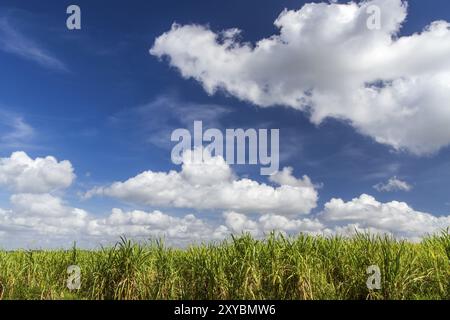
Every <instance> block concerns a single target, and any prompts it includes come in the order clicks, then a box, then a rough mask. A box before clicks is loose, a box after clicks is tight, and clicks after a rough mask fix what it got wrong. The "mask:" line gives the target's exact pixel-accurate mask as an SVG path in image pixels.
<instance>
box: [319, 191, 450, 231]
mask: <svg viewBox="0 0 450 320" xmlns="http://www.w3.org/2000/svg"><path fill="white" fill-rule="evenodd" d="M319 219H320V221H322V222H324V223H326V224H327V225H328V226H330V227H333V228H334V229H335V232H336V233H346V232H352V231H353V232H354V231H355V230H358V231H364V230H366V231H367V230H369V231H371V232H374V231H375V232H377V233H388V234H392V235H395V236H396V237H400V238H408V239H412V240H416V239H419V238H420V237H423V236H424V235H426V234H434V233H436V232H440V231H442V230H444V229H446V228H448V227H449V226H450V216H443V217H436V216H433V215H431V214H429V213H425V212H420V211H415V210H414V209H412V208H411V207H410V206H409V205H408V204H406V203H404V202H399V201H392V202H387V203H382V202H379V201H377V200H376V199H375V198H374V197H372V196H369V195H366V194H363V195H361V196H360V197H359V198H355V199H353V200H351V201H348V202H344V201H343V200H342V199H331V200H330V201H329V202H327V203H326V204H325V208H324V210H323V211H322V212H321V213H320V214H319Z"/></svg>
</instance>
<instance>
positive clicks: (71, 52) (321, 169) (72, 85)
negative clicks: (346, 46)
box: [0, 0, 450, 215]
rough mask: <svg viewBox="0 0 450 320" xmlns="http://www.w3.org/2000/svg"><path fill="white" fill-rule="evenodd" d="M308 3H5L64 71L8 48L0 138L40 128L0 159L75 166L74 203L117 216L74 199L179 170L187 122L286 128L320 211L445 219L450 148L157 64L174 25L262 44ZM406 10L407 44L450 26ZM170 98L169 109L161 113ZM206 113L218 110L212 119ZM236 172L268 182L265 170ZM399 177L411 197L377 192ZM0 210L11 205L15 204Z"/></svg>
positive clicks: (444, 9)
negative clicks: (176, 140) (397, 212)
mask: <svg viewBox="0 0 450 320" xmlns="http://www.w3.org/2000/svg"><path fill="white" fill-rule="evenodd" d="M308 2H311V1H308ZM340 2H342V1H340ZM304 3H305V2H304V1H280V0H276V1H275V0H272V1H269V0H257V1H253V0H251V1H242V0H239V1H238V0H226V1H225V0H221V1H217V0H196V1H179V0H177V1H175V0H164V1H128V2H126V1H114V0H109V1H99V0H96V1H93V0H77V1H6V0H0V17H5V16H6V17H8V21H9V23H10V24H11V25H13V26H14V28H15V29H16V30H17V31H18V32H20V34H21V35H23V36H24V37H25V36H26V38H27V39H28V40H29V41H32V42H33V43H34V44H36V45H37V46H39V47H40V48H43V49H44V50H45V51H46V52H48V53H49V54H51V55H52V56H53V57H55V58H57V59H58V60H59V61H60V62H61V63H62V64H63V65H64V68H62V69H58V68H49V67H47V66H43V65H40V64H39V63H36V62H35V61H31V60H29V59H24V58H23V57H21V56H19V55H16V54H11V53H10V52H5V51H1V50H0V111H1V115H4V116H3V120H1V121H0V134H6V133H7V132H8V130H10V129H11V124H10V123H8V121H9V120H8V119H10V117H20V118H21V119H22V120H23V121H24V122H25V123H26V124H27V125H29V126H30V127H32V128H33V135H32V136H30V137H28V138H27V139H23V140H20V141H15V142H14V143H7V142H5V141H3V142H0V157H8V156H9V155H10V154H11V152H13V151H18V150H23V151H25V152H27V154H29V155H30V156H31V157H33V158H34V157H37V156H46V155H53V156H55V157H57V158H58V159H59V160H62V159H68V160H70V161H71V163H72V164H73V166H74V168H75V171H76V174H77V180H76V183H75V185H73V186H72V188H71V190H70V197H71V198H72V200H73V201H76V203H77V204H78V206H81V207H86V208H89V209H91V208H93V209H94V210H92V211H93V212H99V213H102V212H104V211H107V210H110V209H111V207H112V206H113V205H112V202H113V201H112V200H111V199H107V200H105V199H91V200H85V201H81V200H79V199H78V197H77V193H79V192H84V191H86V190H88V189H89V188H91V187H93V186H96V185H102V184H107V183H111V182H113V181H122V180H126V179H128V178H130V177H132V176H135V175H136V174H138V173H140V172H142V171H144V170H153V171H168V170H170V169H177V170H178V169H179V167H177V166H176V165H174V164H172V163H171V162H170V149H171V146H172V145H171V142H170V137H169V136H168V135H167V134H166V133H167V132H170V130H172V129H175V128H178V127H180V125H182V124H185V123H186V121H185V119H183V118H184V115H187V114H189V119H198V120H203V121H204V122H205V124H206V125H207V126H219V127H220V128H257V127H268V128H279V129H280V134H281V136H280V149H281V159H282V162H281V166H282V167H283V166H291V167H293V168H294V174H295V175H296V176H302V175H303V174H307V175H308V176H309V177H310V178H311V179H312V181H313V182H315V183H321V184H323V187H322V188H321V189H320V190H319V195H320V201H319V205H318V209H321V208H322V206H323V203H325V202H327V201H329V200H330V199H331V198H333V197H336V198H342V199H344V200H346V201H348V200H350V199H352V198H355V197H358V196H359V195H360V194H362V193H367V194H371V195H374V196H375V197H376V198H377V200H379V201H381V202H387V201H392V200H399V201H405V202H407V203H408V204H409V205H411V206H412V207H413V208H414V209H415V210H418V211H424V212H430V213H433V214H435V215H447V214H448V213H449V212H450V198H449V190H450V148H448V147H447V148H444V149H443V150H441V151H439V152H438V153H436V154H433V155H430V156H422V157H418V156H415V155H411V154H409V153H408V152H396V151H393V150H392V148H390V147H388V146H385V145H381V144H379V143H376V142H375V141H374V140H373V139H372V138H370V137H367V136H363V135H361V134H359V133H357V132H356V131H355V129H354V128H353V127H351V126H349V125H347V124H346V123H344V122H340V121H337V120H326V121H325V122H324V123H322V124H321V125H319V126H317V127H316V126H314V125H313V124H311V123H310V121H309V120H308V118H307V116H306V115H305V114H303V113H302V112H300V111H296V110H294V109H289V108H280V107H272V108H260V107H256V106H254V105H251V104H249V103H247V102H243V101H240V100H238V99H236V98H234V97H231V96H229V95H227V94H225V93H223V92H218V93H216V94H214V95H213V96H209V95H208V94H207V93H206V92H205V91H204V90H203V88H202V87H201V85H200V84H199V83H198V82H196V81H194V80H186V79H183V78H182V77H181V76H180V74H179V72H178V71H177V70H175V69H174V68H171V67H170V66H169V64H168V63H167V62H165V61H160V60H158V59H157V58H156V57H154V56H151V55H150V54H149V49H150V48H151V47H152V45H153V41H154V40H155V38H156V37H158V36H159V35H161V34H162V33H164V32H166V31H168V30H169V29H170V27H171V25H172V24H173V23H174V22H176V23H180V24H190V23H195V24H202V25H209V27H210V28H211V29H212V30H213V31H220V30H223V29H228V28H234V27H237V28H239V29H241V30H242V31H243V33H242V40H243V41H249V42H255V41H257V40H259V39H261V38H263V37H268V36H270V35H273V34H274V33H277V32H278V30H277V29H276V27H275V26H274V25H273V21H274V20H275V19H276V18H277V16H278V15H279V13H280V12H281V11H282V10H283V9H284V8H288V9H299V8H301V6H302V5H303V4H304ZM70 4H77V5H78V6H80V8H81V11H82V29H81V30H68V29H67V28H66V18H67V14H66V8H67V6H68V5H70ZM408 12H409V14H408V18H407V22H406V23H405V24H404V26H403V29H402V34H403V35H408V34H412V33H415V32H420V31H421V30H422V29H423V28H424V27H425V26H426V25H428V24H429V23H430V22H432V21H435V20H447V21H450V2H449V1H448V0H431V1H423V0H411V1H409V10H408ZM158 99H159V100H158ZM161 99H163V100H164V99H165V100H164V101H166V102H167V104H170V106H166V105H165V104H164V103H158V101H160V100H161ZM207 108H209V109H211V110H216V111H214V112H215V113H213V115H211V114H207V115H205V112H204V110H205V109H207ZM138 110H140V111H138ZM142 110H143V111H142ZM221 110H222V111H221ZM223 110H226V111H223ZM173 112H175V113H176V114H171V113H173ZM164 134H166V135H164ZM164 137H166V139H165V138H164ZM234 169H235V171H236V172H237V173H238V174H239V175H240V176H250V177H252V178H253V179H255V180H257V181H263V182H267V177H261V176H260V175H259V174H258V173H259V168H258V167H255V166H239V167H234ZM393 176H397V177H399V178H401V179H402V180H405V181H408V183H410V184H411V185H412V186H413V189H412V190H411V191H410V192H390V193H380V192H378V191H377V190H375V189H374V188H373V186H374V185H375V184H377V183H380V182H386V181H387V180H388V179H389V178H391V177H393ZM0 202H4V203H6V202H7V198H6V196H1V197H0Z"/></svg>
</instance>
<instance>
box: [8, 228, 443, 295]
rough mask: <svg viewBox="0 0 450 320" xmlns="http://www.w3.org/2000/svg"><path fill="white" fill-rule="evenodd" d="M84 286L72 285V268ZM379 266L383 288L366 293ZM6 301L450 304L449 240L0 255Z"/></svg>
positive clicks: (123, 246) (295, 241) (277, 241)
mask: <svg viewBox="0 0 450 320" xmlns="http://www.w3.org/2000/svg"><path fill="white" fill-rule="evenodd" d="M74 264H75V265H78V266H79V267H80V268H81V271H82V274H81V288H80V289H79V290H73V291H71V290H69V289H68V288H67V287H66V281H67V277H68V275H67V267H68V266H69V265H74ZM370 265H378V266H379V268H380V270H381V289H379V290H375V289H374V290H371V289H368V288H367V285H366V281H367V277H368V274H367V273H366V269H367V267H368V266H370ZM0 299H450V235H449V234H448V232H444V233H442V234H441V235H436V236H430V237H428V238H426V239H424V240H423V241H422V242H421V243H410V242H405V241H398V240H394V239H392V238H389V237H386V236H371V235H363V234H360V235H357V236H355V237H353V238H341V237H331V238H325V237H312V236H307V235H299V236H297V237H295V238H287V237H284V236H282V235H276V234H271V235H269V236H268V237H267V238H266V239H265V240H256V239H253V238H252V237H251V236H249V235H243V236H240V237H232V238H231V239H229V240H227V241H224V242H222V243H217V244H204V245H199V246H192V247H189V248H187V249H175V248H169V247H166V246H164V244H163V242H161V241H150V242H149V243H146V244H137V243H133V242H131V241H129V240H126V239H125V238H122V239H121V241H120V242H118V243H117V244H116V245H115V246H113V247H108V248H101V249H100V250H95V251H85V250H80V249H77V248H75V247H74V248H72V249H71V250H59V251H14V252H6V251H0Z"/></svg>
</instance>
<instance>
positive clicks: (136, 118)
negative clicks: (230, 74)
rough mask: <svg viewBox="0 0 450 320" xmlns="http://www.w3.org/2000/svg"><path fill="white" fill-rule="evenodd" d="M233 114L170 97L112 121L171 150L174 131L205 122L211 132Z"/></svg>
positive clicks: (173, 95) (140, 107) (146, 139)
mask: <svg viewBox="0 0 450 320" xmlns="http://www.w3.org/2000/svg"><path fill="white" fill-rule="evenodd" d="M230 112H231V111H230V110H229V109H228V108H227V107H226V106H221V105H216V104H198V103H193V102H187V101H181V100H180V99H179V98H178V97H177V95H176V94H166V95H161V96H159V97H157V98H155V99H154V100H152V101H151V102H149V103H147V104H144V105H142V106H138V107H134V108H131V109H126V110H124V111H122V112H119V113H117V114H115V115H114V116H112V117H110V119H109V121H110V124H112V125H114V126H121V127H123V128H129V129H131V130H132V131H134V132H136V133H137V134H138V135H139V136H140V137H143V139H144V140H145V141H147V142H149V143H151V144H153V145H155V146H157V147H160V148H163V149H170V148H171V147H172V146H173V144H172V142H171V140H170V135H171V133H172V131H173V130H175V129H177V128H188V129H191V127H192V126H193V124H194V121H196V120H201V121H203V124H204V126H205V127H208V128H221V127H222V124H221V120H222V118H223V117H224V116H225V115H227V114H229V113H230ZM156 115H157V116H156Z"/></svg>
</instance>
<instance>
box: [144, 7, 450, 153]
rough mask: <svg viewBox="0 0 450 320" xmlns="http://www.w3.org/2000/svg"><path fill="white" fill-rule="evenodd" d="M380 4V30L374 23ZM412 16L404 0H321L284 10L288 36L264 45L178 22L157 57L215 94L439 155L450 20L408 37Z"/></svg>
mask: <svg viewBox="0 0 450 320" xmlns="http://www.w3.org/2000/svg"><path fill="white" fill-rule="evenodd" d="M374 5H375V6H378V8H380V12H381V24H380V28H379V29H373V28H368V26H367V21H368V19H370V18H371V16H370V15H369V14H368V11H367V9H368V7H369V6H374ZM406 16H407V3H406V2H405V1H402V0H372V1H364V2H361V3H355V2H349V3H347V4H338V3H311V4H306V5H304V6H303V7H302V8H301V9H299V10H284V11H283V12H281V14H280V15H279V17H278V18H277V19H276V20H275V26H276V27H277V28H278V29H279V33H278V34H275V35H272V36H270V37H267V38H264V39H261V40H260V41H258V42H256V43H255V44H251V43H245V42H242V41H240V40H239V38H240V35H239V34H240V30H238V29H229V30H225V31H222V32H214V31H212V30H210V29H209V28H208V27H206V26H200V25H195V24H191V25H178V24H174V25H173V26H172V28H171V30H169V31H167V32H166V33H164V34H162V35H161V36H159V37H158V38H157V39H156V40H155V42H154V45H153V47H152V48H151V50H150V53H151V54H152V55H154V56H157V57H167V58H168V61H169V63H170V65H171V66H173V67H175V68H177V69H178V70H179V72H180V73H181V75H182V76H183V77H185V78H193V79H196V80H197V81H199V82H200V83H201V85H202V86H203V88H204V89H205V90H206V91H207V92H208V93H209V94H213V93H214V92H216V91H217V90H225V91H227V92H228V93H230V94H232V95H234V96H236V97H238V98H240V99H242V100H246V101H249V102H251V103H253V104H256V105H259V106H261V107H267V106H273V105H284V106H289V107H293V108H296V109H299V110H303V111H305V112H308V113H309V115H310V119H311V121H312V122H313V123H316V124H319V123H321V122H322V121H323V120H324V119H326V118H328V117H331V118H336V119H342V120H344V121H347V122H348V123H350V124H351V125H352V126H353V127H355V128H356V130H358V131H359V132H361V133H363V134H365V135H369V136H371V137H373V138H374V139H375V140H376V141H378V142H380V143H383V144H387V145H389V146H392V147H393V148H395V149H398V150H400V149H405V150H409V151H410V152H412V153H415V154H418V155H422V154H429V153H433V152H436V151H437V150H439V149H441V148H442V147H444V146H447V145H448V144H449V143H450V126H449V125H448V123H449V122H450V105H449V104H450V24H449V23H448V22H446V21H434V22H430V24H429V26H427V27H426V28H425V29H424V30H421V31H420V32H418V33H415V34H412V35H407V36H399V32H400V30H401V25H402V23H403V22H404V21H405V19H406Z"/></svg>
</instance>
